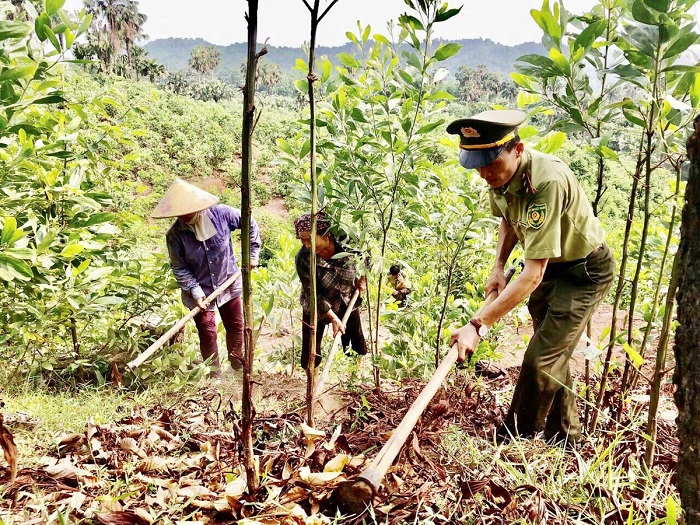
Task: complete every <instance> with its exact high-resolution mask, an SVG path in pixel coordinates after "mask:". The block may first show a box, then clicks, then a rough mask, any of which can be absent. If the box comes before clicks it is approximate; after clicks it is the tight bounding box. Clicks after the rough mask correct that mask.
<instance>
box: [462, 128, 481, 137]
mask: <svg viewBox="0 0 700 525" xmlns="http://www.w3.org/2000/svg"><path fill="white" fill-rule="evenodd" d="M460 131H461V132H462V136H463V137H464V138H465V139H473V138H474V139H475V138H478V137H481V135H479V132H478V131H477V130H475V129H474V128H462V129H461V130H460Z"/></svg>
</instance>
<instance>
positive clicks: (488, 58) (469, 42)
mask: <svg viewBox="0 0 700 525" xmlns="http://www.w3.org/2000/svg"><path fill="white" fill-rule="evenodd" d="M456 42H457V43H459V44H461V45H462V49H461V50H460V51H459V53H458V54H456V55H455V56H453V57H451V58H449V59H448V60H446V61H445V62H444V66H445V67H446V68H447V69H449V70H450V71H451V72H453V73H454V72H456V71H457V69H458V68H459V67H460V66H470V67H476V66H478V65H485V66H486V67H487V68H488V69H489V70H490V71H494V72H498V73H503V74H507V73H509V72H510V71H513V62H515V60H516V59H517V58H518V57H519V56H521V55H526V54H531V53H537V54H544V48H543V47H542V45H540V44H538V43H536V42H526V43H524V44H518V45H517V46H506V45H502V44H497V43H495V42H493V41H492V40H489V39H486V40H484V39H483V38H472V39H465V40H457V41H456ZM438 43H439V41H436V45H437V44H438ZM200 45H211V44H209V43H208V42H207V41H206V40H204V39H203V38H165V39H159V40H154V41H152V42H148V43H147V44H146V45H145V46H144V47H145V48H146V50H147V51H148V53H149V54H150V55H151V56H152V57H153V58H155V59H156V60H158V62H160V63H161V64H163V65H165V66H166V67H167V68H168V69H170V70H178V69H186V68H187V60H188V59H189V57H190V53H191V52H192V49H193V48H195V47H196V46H200ZM215 47H217V48H218V49H219V50H220V51H221V64H220V66H219V71H228V70H231V69H233V70H238V69H239V68H240V66H241V64H242V63H243V60H244V59H245V54H246V44H245V43H237V44H231V45H228V46H215ZM268 49H269V52H268V54H267V55H266V57H265V58H266V60H268V61H269V62H272V63H275V64H277V65H279V67H280V69H281V70H282V71H289V70H290V69H291V68H292V66H294V63H295V61H296V59H297V58H300V57H302V56H303V54H302V51H301V48H300V47H276V46H271V45H270V46H268ZM353 51H354V45H353V44H351V43H347V44H345V45H343V46H335V47H323V46H321V47H318V48H317V50H316V55H317V56H323V55H326V56H328V57H335V56H336V55H337V54H339V53H352V52H353Z"/></svg>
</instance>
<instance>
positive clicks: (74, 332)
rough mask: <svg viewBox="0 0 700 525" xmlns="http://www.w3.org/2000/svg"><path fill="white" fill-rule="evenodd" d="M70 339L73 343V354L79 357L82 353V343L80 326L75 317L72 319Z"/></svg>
mask: <svg viewBox="0 0 700 525" xmlns="http://www.w3.org/2000/svg"><path fill="white" fill-rule="evenodd" d="M70 339H71V342H72V343H73V352H75V354H76V355H77V354H78V353H80V341H79V339H78V324H77V323H76V321H75V317H71V318H70Z"/></svg>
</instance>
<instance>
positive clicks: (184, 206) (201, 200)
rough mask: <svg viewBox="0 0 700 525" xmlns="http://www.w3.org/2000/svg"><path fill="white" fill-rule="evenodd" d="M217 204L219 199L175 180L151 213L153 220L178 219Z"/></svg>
mask: <svg viewBox="0 0 700 525" xmlns="http://www.w3.org/2000/svg"><path fill="white" fill-rule="evenodd" d="M217 202H219V197H216V196H215V195H212V194H211V193H209V192H208V191H204V190H203V189H200V188H198V187H197V186H195V185H194V184H190V183H189V182H185V181H184V180H182V179H175V180H174V181H173V183H172V185H171V186H170V188H168V191H166V192H165V195H163V198H162V199H160V202H159V203H158V206H156V209H155V210H153V213H151V217H153V218H154V219H165V218H168V217H180V216H182V215H189V214H190V213H197V212H198V211H202V210H206V209H207V208H210V207H211V206H213V205H214V204H216V203H217Z"/></svg>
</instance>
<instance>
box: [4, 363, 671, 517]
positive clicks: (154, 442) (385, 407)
mask: <svg viewBox="0 0 700 525" xmlns="http://www.w3.org/2000/svg"><path fill="white" fill-rule="evenodd" d="M516 377H517V369H509V370H507V371H506V373H499V374H494V375H490V376H488V378H482V380H481V381H480V382H479V383H478V384H477V386H476V387H475V384H474V383H473V381H470V380H469V378H468V376H467V375H464V376H463V381H462V382H463V384H458V383H459V382H460V378H459V376H458V377H457V378H456V379H455V380H454V384H452V385H451V387H449V388H446V389H445V388H443V389H441V390H440V391H439V392H438V394H437V395H436V396H435V398H434V399H433V401H432V403H431V404H430V405H429V407H428V408H427V409H426V411H425V413H424V414H423V416H422V417H421V419H420V420H419V422H418V423H417V425H416V427H415V428H414V431H413V433H412V434H411V436H410V437H409V438H408V440H407V443H406V445H405V446H404V447H403V448H402V450H401V452H400V453H399V455H398V457H397V458H396V461H395V462H394V465H393V466H392V467H391V468H390V469H389V471H388V473H387V475H386V477H385V479H384V484H383V486H382V487H381V489H380V490H379V491H378V493H377V494H376V495H375V498H374V501H373V502H372V508H371V509H368V510H367V511H365V513H363V514H362V515H359V516H352V517H344V518H342V519H343V520H344V522H347V523H360V522H363V521H364V522H373V521H376V522H381V523H387V524H399V523H408V522H411V523H412V522H416V520H430V521H431V522H432V523H459V522H463V521H465V520H466V519H469V520H470V521H471V522H473V523H483V524H501V523H504V524H505V523H512V522H513V521H516V520H518V519H524V520H526V521H527V522H528V523H535V524H545V523H547V524H557V523H562V524H564V523H590V522H600V521H604V522H605V523H625V520H626V519H628V517H629V513H630V512H631V509H630V506H629V501H633V502H635V503H634V504H635V505H636V506H637V507H638V509H639V508H642V507H644V505H646V506H647V508H646V509H642V510H644V511H646V512H648V513H649V512H651V513H652V514H658V515H662V514H663V511H664V509H662V508H659V509H653V508H648V507H649V506H650V505H653V504H651V503H649V502H643V501H642V500H643V495H642V494H640V493H639V490H638V489H635V488H634V485H633V484H630V486H629V487H628V488H624V489H623V490H622V496H625V500H626V501H625V502H624V503H625V504H624V505H622V502H621V501H619V500H620V499H621V494H620V493H617V494H616V493H614V491H611V490H608V489H607V488H605V487H603V486H598V485H596V483H595V482H593V481H591V482H589V483H588V485H586V486H585V489H586V491H587V492H588V493H589V494H590V498H589V499H588V500H587V501H584V502H583V503H582V502H576V503H568V502H566V501H561V500H560V498H559V496H557V495H548V494H546V493H545V492H544V491H543V489H542V488H540V487H538V486H535V485H536V483H533V484H529V483H523V484H518V485H515V484H514V483H513V481H512V480H513V478H512V476H510V475H509V473H508V468H511V469H512V468H515V469H521V470H522V469H527V468H529V467H528V466H527V465H526V464H525V463H527V462H528V461H531V462H533V463H535V462H537V461H538V459H537V458H542V457H544V456H546V453H547V450H548V449H549V447H548V445H546V444H544V443H543V442H542V441H541V440H532V441H529V442H524V441H523V442H521V443H523V444H524V445H521V446H520V447H516V449H513V447H508V446H506V447H505V448H504V447H503V446H501V447H498V448H496V446H495V444H494V443H493V440H492V438H491V436H492V435H493V430H494V428H495V427H496V426H497V425H498V424H499V423H500V421H501V420H502V418H503V416H504V415H505V411H506V409H507V405H506V404H505V402H504V400H503V399H502V397H503V396H502V395H501V394H502V393H504V392H507V391H508V390H509V388H510V386H511V385H512V382H513V380H514V379H515V378H516ZM423 386H424V383H423V382H420V381H405V382H403V383H402V384H401V385H398V386H394V387H393V388H389V387H385V388H383V390H374V389H370V388H367V389H364V390H362V391H361V392H360V393H357V392H344V393H343V394H342V395H343V397H344V398H345V401H346V403H345V404H344V406H343V409H342V410H340V411H338V412H336V413H334V414H332V415H331V418H330V420H329V421H325V422H324V425H325V427H323V428H311V427H309V426H307V425H306V424H305V423H304V422H303V419H302V417H301V415H300V413H299V412H288V413H282V414H277V413H274V412H268V413H263V414H260V415H259V416H258V417H256V422H255V426H254V429H255V432H256V435H255V436H254V448H255V452H256V456H257V458H256V459H257V467H258V472H259V476H260V486H261V490H260V491H259V493H258V494H257V495H256V496H255V497H253V496H251V495H249V494H248V493H247V484H246V476H245V471H244V469H243V461H242V459H243V458H242V454H243V450H242V447H241V439H240V435H241V426H240V414H239V413H238V412H237V411H236V410H235V407H234V403H233V401H232V399H230V400H228V402H227V403H226V404H225V406H224V407H223V408H222V405H224V403H223V398H222V394H221V392H219V391H218V390H215V389H213V388H203V389H201V390H200V392H199V395H198V397H197V398H192V399H188V400H185V401H184V402H181V403H179V404H178V405H177V406H171V407H165V406H153V407H136V408H135V409H133V411H132V413H131V414H130V415H129V416H128V417H125V418H122V419H120V420H118V421H115V422H111V423H108V424H103V425H97V424H95V423H94V422H93V421H88V422H87V424H86V429H85V431H84V432H83V433H74V434H63V435H61V436H58V439H57V441H56V443H55V446H54V447H52V449H51V454H46V455H45V456H44V457H42V458H41V460H40V465H41V466H40V467H39V468H33V469H29V468H25V469H19V470H18V469H17V449H16V447H14V441H13V439H12V434H11V433H10V432H9V430H8V429H7V428H5V427H4V426H3V425H2V419H1V418H0V442H1V443H2V446H3V451H4V456H5V459H6V461H7V463H8V465H9V468H6V467H5V465H1V466H0V496H2V498H0V519H7V518H8V517H10V516H13V517H15V519H20V521H15V522H14V523H26V524H32V523H37V524H38V523H42V524H43V523H46V524H53V523H64V522H66V521H65V518H66V517H67V516H70V517H71V518H72V519H74V520H80V519H85V520H88V521H91V522H95V520H97V522H99V523H102V524H106V525H131V524H134V525H142V524H154V523H166V524H167V523H176V524H182V525H185V524H202V525H208V524H225V523H242V524H249V525H255V524H263V525H268V524H282V525H287V524H289V525H299V524H322V523H331V522H333V519H334V516H336V513H337V502H336V501H334V497H333V496H334V490H335V489H336V488H337V487H338V486H339V485H340V484H341V483H343V482H345V481H347V480H351V479H354V478H356V477H357V476H358V475H359V474H360V473H362V471H363V470H364V469H365V468H366V467H368V466H369V464H370V462H371V459H372V458H373V457H374V455H375V454H376V453H377V452H378V451H379V449H380V448H381V447H382V446H383V444H384V443H385V442H386V440H387V439H388V437H389V436H390V435H391V432H392V431H393V429H395V428H396V427H397V426H398V424H399V423H400V421H401V419H402V417H403V415H404V414H405V413H406V411H407V409H408V407H409V406H410V404H411V403H412V402H413V400H415V398H416V397H417V396H418V394H419V393H420V391H421V390H422V388H423ZM604 408H606V407H604ZM602 420H603V423H602V424H601V426H602V428H601V429H600V436H601V437H600V439H601V440H602V441H603V443H602V446H603V447H612V449H611V450H609V453H610V455H611V457H613V458H614V463H615V465H616V466H617V467H620V468H625V467H628V466H629V464H630V463H631V462H633V461H637V462H638V461H639V457H640V456H643V454H644V437H643V435H641V433H639V434H636V433H634V432H629V433H626V434H625V435H624V437H623V438H622V439H620V438H619V435H618V437H617V438H616V433H615V430H616V429H619V425H620V424H615V423H614V422H612V420H611V419H609V418H608V420H606V419H605V418H602ZM623 426H624V425H623ZM455 429H460V431H461V433H462V434H463V435H466V436H469V437H470V438H472V439H479V443H480V446H479V448H480V449H481V451H480V452H479V451H477V452H479V453H480V454H483V457H478V454H477V455H476V456H475V457H462V455H461V454H458V453H457V452H455V451H454V450H451V449H450V448H449V447H447V446H446V445H445V442H444V438H445V436H447V435H454V433H455ZM658 442H659V443H663V444H664V446H663V447H659V448H658V451H657V458H656V461H655V467H654V469H653V472H652V475H653V476H656V478H661V477H663V476H669V477H671V476H672V475H673V473H674V472H675V469H676V458H677V452H678V442H677V440H676V438H675V428H674V427H673V425H672V424H670V423H669V422H663V421H662V422H661V425H660V428H659V438H658ZM597 450H601V443H598V444H597V446H596V447H595V448H594V446H593V445H592V444H590V443H584V445H583V446H582V447H580V448H579V449H578V450H576V451H575V452H572V453H568V454H565V455H564V456H563V457H564V459H563V460H562V461H563V463H562V464H561V465H560V466H559V467H558V468H559V469H561V471H562V472H564V473H566V474H572V473H573V474H574V475H575V474H576V473H577V472H582V471H584V470H585V469H587V468H588V467H587V466H586V465H587V462H588V463H590V462H591V461H594V460H595V455H596V454H597V452H596V451H597ZM472 452H474V451H472ZM506 465H507V467H506ZM546 471H547V469H546V468H545V472H546ZM7 523H13V522H12V521H7Z"/></svg>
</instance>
